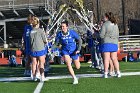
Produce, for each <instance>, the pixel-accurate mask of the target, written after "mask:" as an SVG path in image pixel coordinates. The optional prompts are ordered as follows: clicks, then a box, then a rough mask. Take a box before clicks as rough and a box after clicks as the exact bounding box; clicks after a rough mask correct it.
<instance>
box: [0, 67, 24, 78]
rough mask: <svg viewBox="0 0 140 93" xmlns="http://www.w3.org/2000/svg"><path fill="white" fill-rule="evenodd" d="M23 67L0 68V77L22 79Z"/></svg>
mask: <svg viewBox="0 0 140 93" xmlns="http://www.w3.org/2000/svg"><path fill="white" fill-rule="evenodd" d="M23 73H24V68H23V67H8V66H0V77H23V76H24V75H23Z"/></svg>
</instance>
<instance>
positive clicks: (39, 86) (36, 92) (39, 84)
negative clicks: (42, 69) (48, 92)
mask: <svg viewBox="0 0 140 93" xmlns="http://www.w3.org/2000/svg"><path fill="white" fill-rule="evenodd" d="M43 84H44V81H43V82H39V83H38V85H37V87H36V89H35V90H34V93H40V92H41V89H42V87H43Z"/></svg>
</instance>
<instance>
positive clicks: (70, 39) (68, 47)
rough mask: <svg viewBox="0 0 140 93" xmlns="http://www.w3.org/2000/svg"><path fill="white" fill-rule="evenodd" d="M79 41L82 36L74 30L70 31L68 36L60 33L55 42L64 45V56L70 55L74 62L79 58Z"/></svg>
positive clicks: (62, 50)
mask: <svg viewBox="0 0 140 93" xmlns="http://www.w3.org/2000/svg"><path fill="white" fill-rule="evenodd" d="M79 39H80V36H79V35H78V34H77V33H76V32H75V31H74V30H69V31H68V34H67V35H64V34H63V33H62V31H60V32H58V33H57V36H56V40H55V42H59V43H60V44H61V45H62V49H61V54H62V56H64V55H69V56H70V57H71V58H72V59H73V60H76V59H78V57H79V54H75V51H77V45H76V40H79Z"/></svg>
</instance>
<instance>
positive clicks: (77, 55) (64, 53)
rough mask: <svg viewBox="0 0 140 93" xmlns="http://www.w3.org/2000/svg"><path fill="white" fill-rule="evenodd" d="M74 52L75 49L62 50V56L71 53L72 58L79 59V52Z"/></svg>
mask: <svg viewBox="0 0 140 93" xmlns="http://www.w3.org/2000/svg"><path fill="white" fill-rule="evenodd" d="M74 52H75V51H65V50H62V51H61V54H62V56H64V55H69V56H70V58H72V59H73V60H77V59H78V57H79V54H75V53H74Z"/></svg>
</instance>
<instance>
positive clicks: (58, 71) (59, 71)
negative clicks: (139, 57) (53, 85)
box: [0, 62, 140, 77]
mask: <svg viewBox="0 0 140 93" xmlns="http://www.w3.org/2000/svg"><path fill="white" fill-rule="evenodd" d="M89 66H90V64H88V63H81V68H80V69H79V70H76V69H74V70H75V72H76V74H97V73H100V72H99V70H96V69H93V68H90V67H89ZM73 67H74V66H73ZM24 69H25V68H23V67H21V66H18V67H8V66H0V77H23V76H24V75H23V73H24ZM120 69H121V72H140V62H120ZM68 74H69V72H68V70H67V67H66V65H65V64H64V65H51V70H50V72H49V73H48V76H57V75H68Z"/></svg>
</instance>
